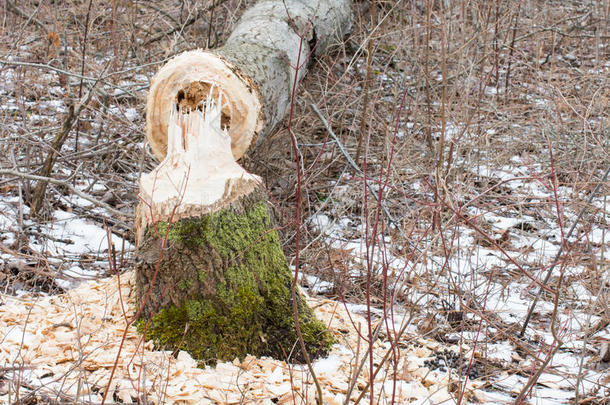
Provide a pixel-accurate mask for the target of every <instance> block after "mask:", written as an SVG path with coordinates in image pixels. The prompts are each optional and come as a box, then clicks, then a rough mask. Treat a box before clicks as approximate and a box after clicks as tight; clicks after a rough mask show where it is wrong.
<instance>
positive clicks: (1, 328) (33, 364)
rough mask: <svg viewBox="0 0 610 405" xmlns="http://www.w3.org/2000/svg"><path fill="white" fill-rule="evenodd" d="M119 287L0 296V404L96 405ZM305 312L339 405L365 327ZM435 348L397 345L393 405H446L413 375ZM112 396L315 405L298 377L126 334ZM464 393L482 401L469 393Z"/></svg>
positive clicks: (105, 284) (382, 347)
mask: <svg viewBox="0 0 610 405" xmlns="http://www.w3.org/2000/svg"><path fill="white" fill-rule="evenodd" d="M118 281H119V280H118V279H117V278H116V277H113V278H108V279H103V280H99V281H91V282H87V283H84V284H82V285H81V286H80V287H78V288H76V289H74V290H72V291H70V292H69V293H66V294H63V295H59V296H50V297H44V298H33V297H21V298H16V297H12V296H6V295H5V296H0V297H1V298H2V301H4V305H0V370H2V369H4V381H3V382H4V384H3V385H4V386H2V387H0V402H2V403H5V401H8V400H9V399H10V400H11V401H14V400H15V399H16V390H19V395H20V398H22V399H23V398H25V397H26V396H27V395H35V396H37V397H38V398H42V399H43V400H44V399H45V398H46V399H53V400H68V399H72V400H74V399H76V400H79V401H81V400H82V401H86V402H93V403H96V402H97V403H99V402H100V401H101V398H102V393H103V392H104V391H105V389H106V387H107V385H108V382H109V379H110V375H111V371H112V368H113V366H114V363H115V361H116V360H117V353H118V351H119V347H120V344H121V339H122V336H123V332H124V330H125V325H126V324H127V319H128V318H130V317H131V316H132V315H133V314H134V312H135V310H134V307H135V303H134V300H133V297H132V296H131V295H130V291H131V290H132V288H133V284H134V281H133V273H126V274H124V275H122V276H121V277H120V285H121V289H120V294H119V288H118V286H119V282H118ZM121 303H123V305H122V304H121ZM310 304H311V305H312V307H314V308H315V312H316V315H317V316H318V317H319V318H320V319H322V320H323V321H325V322H326V323H327V324H328V325H330V328H331V330H332V331H333V333H334V334H335V336H336V338H337V340H338V342H339V343H340V344H338V345H336V346H335V348H334V350H333V351H332V353H331V354H330V356H329V357H328V358H327V359H322V360H319V361H318V362H316V363H315V364H314V367H315V370H316V372H317V375H318V377H319V380H320V382H321V384H322V388H323V392H324V403H325V404H341V403H343V401H344V400H345V394H346V392H347V390H348V386H349V381H350V375H352V374H353V369H354V365H355V364H356V361H355V356H356V352H357V351H359V353H360V354H359V357H360V358H362V356H363V354H364V351H365V349H366V346H367V345H366V343H365V342H364V341H362V340H360V349H359V350H358V349H357V347H358V334H357V332H356V330H357V327H355V326H354V325H358V324H360V325H361V326H362V330H365V325H366V323H365V320H364V318H363V317H362V316H360V315H358V314H355V313H350V314H348V313H347V311H346V309H345V307H344V305H343V304H342V303H340V302H336V301H330V300H321V299H310ZM123 308H124V309H125V312H124V311H123ZM350 316H351V319H350ZM352 322H354V323H355V324H354V323H352ZM405 339H406V338H405ZM438 346H439V344H438V343H436V342H432V341H427V340H424V339H416V338H415V339H414V338H413V337H412V336H411V337H409V343H407V342H406V340H405V344H401V345H400V347H401V349H400V360H399V362H398V367H397V368H396V370H398V373H397V375H396V401H397V403H408V402H413V401H417V400H420V401H421V402H419V401H418V402H419V403H447V402H453V400H452V394H451V393H450V392H449V390H448V387H456V386H457V385H456V382H450V381H449V377H448V375H447V374H439V373H437V372H436V371H429V370H428V369H427V368H425V367H422V366H420V364H421V363H422V361H423V358H425V357H427V356H429V355H430V354H431V352H432V350H435V349H437V348H438ZM389 347H390V346H389V343H387V342H384V341H383V339H381V340H380V341H377V342H376V344H375V346H374V353H375V357H376V362H377V363H378V362H379V360H380V359H381V358H382V357H383V355H384V354H385V353H386V352H387V350H388V348H389ZM367 364H368V363H367ZM367 370H368V367H366V366H365V367H364V368H363V372H362V373H361V376H360V377H359V379H358V382H357V384H356V387H355V389H354V391H353V393H352V399H355V398H357V397H358V395H359V394H360V392H361V391H360V390H361V389H363V388H364V387H365V386H366V382H367V381H368V371H367ZM0 384H2V380H0ZM17 387H19V388H17ZM110 390H111V391H110V392H111V394H112V395H109V396H108V400H107V403H112V402H115V401H117V400H120V401H123V402H133V401H137V400H138V398H139V399H144V398H146V400H147V401H152V402H154V403H156V404H159V403H163V404H177V403H186V404H206V403H222V404H238V403H243V402H247V403H257V404H273V403H280V404H283V403H297V404H302V403H307V404H309V403H315V395H314V393H315V388H314V385H313V382H312V379H311V376H310V375H309V374H308V373H307V371H306V368H305V367H302V366H295V365H289V364H286V363H285V362H283V361H278V360H273V359H270V358H255V357H251V356H248V357H247V358H245V359H244V360H243V361H239V360H237V359H236V360H234V361H233V362H225V363H219V364H218V365H217V366H216V367H214V368H211V367H206V368H197V362H196V361H195V360H194V359H193V358H191V356H190V355H189V354H188V353H186V352H179V353H178V354H177V356H176V357H174V356H172V353H171V352H170V351H159V350H155V349H154V347H153V345H152V343H151V342H146V343H142V342H141V336H140V335H139V334H138V332H137V331H136V328H135V327H134V326H131V327H129V329H128V330H127V334H126V338H125V341H124V343H123V346H122V350H121V354H120V356H118V362H117V368H116V372H115V374H114V377H113V379H112V383H111V385H110ZM392 390H393V383H392V372H391V370H390V369H387V372H386V371H382V372H380V373H378V375H377V379H376V383H375V392H376V395H379V393H381V396H382V397H383V396H386V397H387V398H388V399H389V398H390V397H391V395H392ZM468 392H469V394H470V395H476V397H477V399H479V400H481V399H483V397H482V393H481V392H480V391H478V390H473V387H472V385H471V384H469V386H468ZM293 401H294V402H293ZM428 401H429V402H428ZM383 402H385V401H383V400H381V401H380V403H383Z"/></svg>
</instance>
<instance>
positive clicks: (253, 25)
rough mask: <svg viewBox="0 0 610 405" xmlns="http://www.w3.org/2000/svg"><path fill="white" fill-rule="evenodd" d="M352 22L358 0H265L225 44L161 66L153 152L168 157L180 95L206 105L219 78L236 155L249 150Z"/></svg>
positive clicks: (154, 88)
mask: <svg viewBox="0 0 610 405" xmlns="http://www.w3.org/2000/svg"><path fill="white" fill-rule="evenodd" d="M351 25H352V11H351V0H285V1H283V0H267V1H260V2H258V3H257V4H256V5H254V6H253V7H252V8H251V9H249V10H247V11H246V12H245V13H244V15H243V16H242V18H241V19H240V20H239V22H238V23H237V25H236V27H235V29H234V31H233V32H232V34H231V35H230V36H229V38H228V39H227V42H226V44H225V45H224V46H222V47H220V48H218V49H215V50H212V51H209V52H208V51H201V50H196V51H190V52H185V53H183V54H181V55H179V56H177V57H176V58H174V59H172V60H171V61H170V62H168V63H167V64H166V65H165V66H164V67H163V68H162V69H161V70H160V71H159V72H158V73H157V75H156V76H155V78H154V80H153V82H152V84H151V88H150V93H149V96H148V103H147V106H146V119H147V121H146V136H147V138H148V142H149V144H150V146H151V148H152V150H153V153H154V154H155V156H156V157H157V158H159V159H160V160H161V159H163V157H165V153H166V150H167V127H168V123H169V112H170V110H171V109H172V108H171V107H172V106H173V105H174V104H175V103H176V102H177V101H178V102H179V103H180V104H181V105H183V106H191V107H192V106H197V105H199V104H200V103H201V101H202V100H203V99H204V98H205V96H206V94H207V93H208V92H209V89H210V88H211V86H212V85H213V86H215V88H217V89H220V91H221V92H222V93H223V94H224V95H225V96H226V97H227V98H228V100H227V103H226V105H225V106H224V107H223V122H224V123H225V124H227V126H228V128H229V133H230V135H231V147H232V150H233V156H234V157H235V159H239V158H241V157H242V156H243V155H244V154H245V153H246V151H247V150H248V149H249V148H250V147H251V146H252V145H253V144H255V142H256V139H262V138H263V137H264V136H265V135H267V134H269V133H270V132H271V131H272V130H273V128H274V127H275V126H276V124H277V123H278V122H280V121H281V120H282V119H283V118H284V116H285V114H286V111H287V109H288V107H289V105H290V96H291V94H292V90H293V87H294V85H295V84H297V83H298V82H299V81H300V80H301V79H302V78H303V76H304V75H305V73H306V69H305V68H304V67H303V66H301V65H304V64H305V63H306V61H307V60H309V58H310V56H311V55H319V54H321V53H323V52H325V51H326V50H327V49H328V47H329V46H330V45H331V44H333V43H334V42H335V41H337V40H340V39H341V38H343V36H344V35H345V34H346V33H347V32H349V30H350V29H351ZM312 50H313V52H312ZM297 67H299V68H298V69H297ZM297 73H298V74H297ZM295 76H296V77H295Z"/></svg>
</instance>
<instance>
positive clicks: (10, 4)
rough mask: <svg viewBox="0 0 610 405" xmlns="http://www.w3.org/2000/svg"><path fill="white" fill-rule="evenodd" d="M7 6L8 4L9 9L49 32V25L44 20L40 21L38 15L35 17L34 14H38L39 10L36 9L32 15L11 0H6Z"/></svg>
mask: <svg viewBox="0 0 610 405" xmlns="http://www.w3.org/2000/svg"><path fill="white" fill-rule="evenodd" d="M6 6H7V8H8V10H9V11H10V12H12V13H13V14H15V15H17V16H19V17H21V18H23V19H24V20H26V21H27V22H28V23H29V22H30V21H31V22H33V23H34V24H36V26H37V27H38V28H40V29H41V30H43V31H44V32H45V33H46V32H48V30H47V27H45V26H44V24H43V23H42V22H40V20H38V19H37V18H36V17H34V14H36V12H37V11H38V10H36V11H35V12H34V13H33V14H32V15H28V14H27V13H26V12H25V11H23V10H21V9H20V8H19V7H17V6H16V5H15V4H14V3H13V2H12V1H11V0H6Z"/></svg>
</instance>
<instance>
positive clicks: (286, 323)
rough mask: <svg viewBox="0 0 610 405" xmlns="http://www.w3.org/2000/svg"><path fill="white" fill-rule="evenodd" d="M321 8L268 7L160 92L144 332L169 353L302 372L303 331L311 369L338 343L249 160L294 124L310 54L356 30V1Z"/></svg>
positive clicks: (189, 62) (139, 280)
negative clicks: (291, 111)
mask: <svg viewBox="0 0 610 405" xmlns="http://www.w3.org/2000/svg"><path fill="white" fill-rule="evenodd" d="M307 4H309V3H307V2H304V1H295V0H287V1H286V4H285V5H284V3H283V2H282V1H262V2H260V3H258V4H257V5H255V6H254V7H253V8H252V9H251V10H249V11H247V12H246V13H245V14H244V16H243V17H242V19H241V20H240V22H239V23H238V24H237V27H236V29H235V31H234V32H233V34H232V35H231V37H230V38H229V40H228V42H227V44H226V45H225V46H224V47H222V48H220V49H218V50H216V51H214V53H210V52H202V51H191V52H186V53H184V54H183V55H181V56H178V57H176V58H174V59H173V60H172V61H170V62H169V63H168V64H167V65H166V66H165V67H163V68H162V69H161V70H160V71H159V73H158V74H157V75H156V76H155V79H154V80H153V83H152V86H151V91H150V93H149V98H148V103H147V138H148V140H149V143H150V145H151V147H152V149H153V152H154V153H155V155H156V156H158V157H159V158H160V159H163V161H162V162H161V164H160V165H159V166H158V167H157V168H156V169H155V170H154V171H153V172H151V173H149V174H147V175H144V176H143V177H142V179H141V180H140V196H141V199H142V203H141V204H140V205H139V206H138V208H137V212H136V216H137V218H136V231H137V246H138V249H137V254H136V262H137V264H136V296H137V302H138V303H139V305H142V306H143V307H142V308H143V309H142V312H141V314H140V318H141V322H140V329H141V330H142V331H146V336H147V337H148V338H153V339H154V340H155V341H156V342H158V343H159V344H161V345H163V346H164V347H166V348H171V349H185V350H187V351H189V352H190V353H191V354H192V355H193V356H194V357H195V358H197V359H201V360H204V361H215V360H232V359H233V358H235V357H243V356H245V355H246V354H253V355H259V356H260V355H269V356H272V357H275V358H278V359H288V360H292V361H295V360H296V361H300V362H302V361H304V360H305V357H306V356H305V354H304V353H303V351H302V350H301V345H300V344H299V343H300V342H299V339H298V332H297V330H300V332H301V336H302V338H303V343H304V347H305V351H306V353H307V356H309V357H310V358H313V357H316V356H317V355H322V354H325V353H326V352H327V351H328V350H329V348H330V346H331V345H332V343H333V339H332V336H331V335H330V333H329V332H328V331H327V330H326V327H325V326H324V325H323V324H322V323H320V322H319V321H318V320H317V319H316V318H315V316H314V314H313V312H312V310H311V309H310V308H309V307H308V306H307V304H306V302H305V299H304V297H303V295H302V294H301V293H300V292H299V291H296V292H294V293H293V291H292V290H291V283H292V278H293V276H292V273H291V271H290V269H289V267H288V264H287V261H286V257H285V256H284V253H283V251H282V248H281V245H280V242H279V238H278V235H277V232H276V231H275V230H274V228H273V225H272V222H271V219H270V215H269V210H268V207H267V198H266V193H265V191H264V189H263V187H262V186H261V182H260V179H259V178H258V177H257V176H254V175H252V174H250V173H247V172H246V171H245V170H244V169H243V168H242V167H241V166H240V165H239V164H238V163H237V162H236V159H238V158H239V157H241V156H243V154H244V153H246V151H247V150H248V149H249V148H250V146H251V145H252V143H253V140H254V139H255V138H256V136H261V135H264V134H267V133H268V132H269V131H271V129H272V128H273V127H274V126H275V124H277V122H279V120H280V119H281V118H282V117H283V116H284V114H285V112H286V109H287V107H288V105H289V99H290V96H291V93H292V88H293V86H294V84H295V83H296V82H298V80H300V78H301V77H302V75H303V74H304V72H305V70H304V69H299V70H298V72H299V77H295V72H296V70H294V69H293V67H294V66H297V65H299V64H303V63H304V62H305V60H306V58H307V55H309V54H310V51H311V50H310V46H313V43H314V42H315V41H318V42H317V43H318V45H317V51H318V52H320V51H322V50H323V49H324V48H325V47H326V46H327V45H328V44H329V43H330V41H331V39H332V36H333V35H342V34H343V33H345V32H346V31H347V29H348V28H349V26H350V24H351V11H350V9H349V6H350V1H345V0H322V1H320V4H319V7H318V8H316V9H313V8H311V7H310V6H308V5H307ZM287 13H288V14H289V15H290V16H291V18H288V17H287ZM310 22H311V23H313V25H312V26H311V27H308V25H309V24H310ZM295 29H296V30H297V32H299V33H303V34H306V35H308V36H305V41H303V40H301V38H300V37H299V36H298V35H297V34H296V33H295V31H294V30H295ZM309 40H311V43H310V42H309ZM290 64H292V66H293V67H291V66H290ZM293 298H294V300H293ZM295 307H296V311H297V313H298V319H299V323H298V325H300V327H299V328H297V324H296V323H295V317H294V309H295Z"/></svg>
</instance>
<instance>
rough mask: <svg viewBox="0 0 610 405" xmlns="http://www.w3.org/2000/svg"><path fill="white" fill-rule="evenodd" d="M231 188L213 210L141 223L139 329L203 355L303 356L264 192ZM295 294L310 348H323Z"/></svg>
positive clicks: (320, 351) (328, 341)
mask: <svg viewBox="0 0 610 405" xmlns="http://www.w3.org/2000/svg"><path fill="white" fill-rule="evenodd" d="M236 188H237V190H235V195H234V196H232V197H233V198H232V201H231V202H230V203H227V204H226V205H224V206H223V207H222V208H221V209H219V210H217V211H215V212H213V213H210V214H206V215H202V216H197V217H190V218H183V219H180V220H178V221H176V222H174V223H168V222H157V223H156V224H155V225H154V228H153V227H150V228H148V229H147V230H146V232H145V234H144V236H143V239H142V241H141V243H140V245H139V248H138V254H137V278H136V280H137V297H138V302H140V303H144V309H143V312H142V318H141V319H142V321H141V323H140V330H142V331H144V330H145V331H146V332H145V333H146V337H147V338H152V339H154V340H155V341H156V342H157V343H158V344H160V345H161V346H162V347H165V348H170V349H182V350H187V351H188V352H189V353H190V354H191V355H192V356H193V357H194V358H196V359H200V360H203V361H205V362H207V363H210V362H211V363H213V362H215V361H216V360H227V361H230V360H233V359H234V358H236V357H240V358H243V357H244V356H246V354H253V355H256V356H271V357H274V358H277V359H283V360H287V361H297V362H303V361H304V357H303V353H302V352H301V350H300V346H299V344H298V337H297V335H296V332H295V321H294V318H293V314H292V306H291V295H290V283H291V281H292V274H291V272H290V269H289V267H288V265H287V263H286V258H285V256H284V253H283V251H282V248H281V245H280V242H279V239H278V235H277V232H276V231H275V230H274V229H273V227H272V225H271V221H270V217H269V213H268V211H267V205H266V202H265V192H264V190H262V188H261V186H259V185H258V184H256V183H254V182H246V183H244V184H242V185H240V186H237V187H236ZM165 235H167V245H166V247H165V248H161V246H162V243H163V238H165ZM157 269H158V270H157ZM153 280H154V281H153ZM149 289H150V295H149V296H148V298H146V295H147V294H148V292H149ZM297 300H298V307H299V322H300V326H301V331H302V335H303V338H304V340H305V344H306V348H307V351H308V354H309V356H310V357H316V356H318V355H324V354H326V353H327V352H328V350H329V349H330V346H331V345H332V343H333V339H332V337H331V335H330V334H329V332H328V331H327V330H326V327H325V326H324V324H322V323H321V322H320V321H318V320H317V319H316V318H315V316H314V315H313V312H312V310H311V309H310V308H309V307H308V306H307V304H306V302H305V299H304V297H303V296H302V295H301V294H300V293H299V294H298V295H297Z"/></svg>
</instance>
